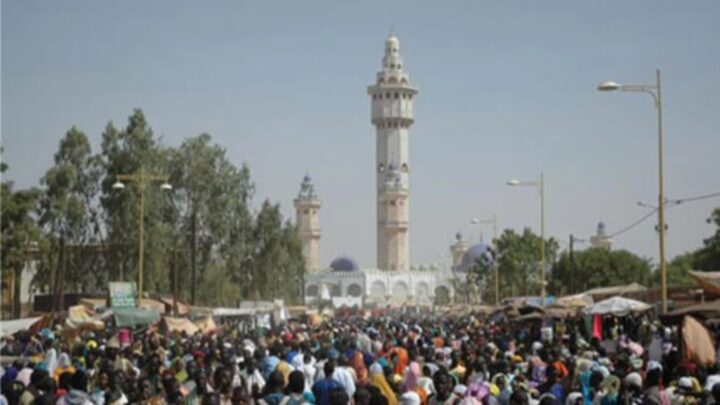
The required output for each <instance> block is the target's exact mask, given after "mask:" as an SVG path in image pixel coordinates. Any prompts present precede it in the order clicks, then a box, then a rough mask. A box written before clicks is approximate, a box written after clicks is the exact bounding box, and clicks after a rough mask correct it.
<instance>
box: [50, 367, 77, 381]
mask: <svg viewBox="0 0 720 405" xmlns="http://www.w3.org/2000/svg"><path fill="white" fill-rule="evenodd" d="M64 373H70V374H75V367H72V366H70V367H64V368H61V367H58V368H56V369H55V372H54V373H53V374H54V376H53V377H54V378H55V382H58V381H60V376H61V375H63V374H64Z"/></svg>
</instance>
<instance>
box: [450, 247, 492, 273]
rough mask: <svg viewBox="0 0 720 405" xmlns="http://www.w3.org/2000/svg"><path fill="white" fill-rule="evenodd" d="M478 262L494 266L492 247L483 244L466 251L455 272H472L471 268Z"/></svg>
mask: <svg viewBox="0 0 720 405" xmlns="http://www.w3.org/2000/svg"><path fill="white" fill-rule="evenodd" d="M478 261H483V262H485V263H488V264H492V262H493V251H492V247H490V245H487V244H485V243H482V242H481V243H478V244H477V245H473V246H470V248H469V249H468V250H466V251H465V253H464V254H463V257H462V261H461V262H460V265H459V266H458V267H457V268H456V269H455V270H456V271H460V272H464V273H465V272H467V271H468V270H470V268H471V267H472V266H474V265H475V264H476V263H477V262H478Z"/></svg>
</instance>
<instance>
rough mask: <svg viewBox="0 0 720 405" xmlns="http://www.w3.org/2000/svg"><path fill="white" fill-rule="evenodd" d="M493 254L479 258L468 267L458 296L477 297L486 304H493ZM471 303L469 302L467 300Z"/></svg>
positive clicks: (489, 253)
mask: <svg viewBox="0 0 720 405" xmlns="http://www.w3.org/2000/svg"><path fill="white" fill-rule="evenodd" d="M493 260H494V252H488V253H487V255H484V256H481V257H479V258H477V259H476V260H475V263H473V264H472V266H470V268H469V269H468V272H467V274H466V277H465V280H463V281H464V282H463V283H461V284H464V285H462V286H460V290H459V291H460V292H461V294H460V296H462V293H465V294H466V296H468V297H478V296H479V297H478V298H482V300H483V301H484V302H485V303H486V304H494V300H495V271H494V270H495V268H494V267H493ZM468 301H471V300H468Z"/></svg>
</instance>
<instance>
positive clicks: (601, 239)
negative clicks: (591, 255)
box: [590, 221, 613, 250]
mask: <svg viewBox="0 0 720 405" xmlns="http://www.w3.org/2000/svg"><path fill="white" fill-rule="evenodd" d="M612 244H613V240H612V239H611V238H610V237H609V236H608V235H607V233H606V232H605V222H603V221H600V222H598V226H597V232H596V233H595V235H593V236H591V237H590V246H592V247H594V248H601V249H607V250H610V249H611V248H612Z"/></svg>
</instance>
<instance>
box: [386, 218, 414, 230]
mask: <svg viewBox="0 0 720 405" xmlns="http://www.w3.org/2000/svg"><path fill="white" fill-rule="evenodd" d="M379 223H380V225H382V226H384V227H385V228H386V229H393V230H397V231H407V230H408V229H409V228H410V221H399V220H385V221H379Z"/></svg>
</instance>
